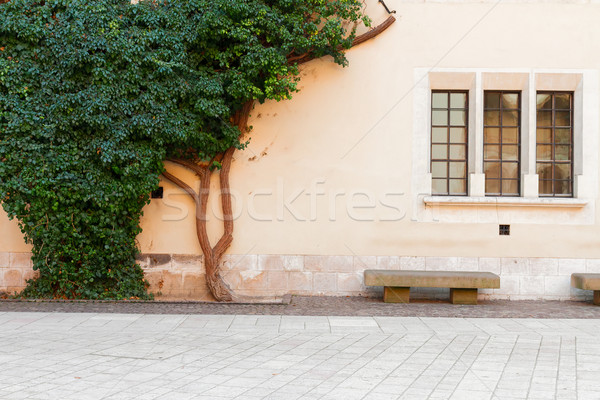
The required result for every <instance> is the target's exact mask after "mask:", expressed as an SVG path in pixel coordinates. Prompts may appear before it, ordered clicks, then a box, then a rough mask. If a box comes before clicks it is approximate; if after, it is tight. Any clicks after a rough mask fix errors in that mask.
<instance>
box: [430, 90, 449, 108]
mask: <svg viewBox="0 0 600 400" xmlns="http://www.w3.org/2000/svg"><path fill="white" fill-rule="evenodd" d="M431 107H432V108H448V93H432V94H431Z"/></svg>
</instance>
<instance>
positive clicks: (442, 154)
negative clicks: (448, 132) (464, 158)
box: [431, 144, 448, 160]
mask: <svg viewBox="0 0 600 400" xmlns="http://www.w3.org/2000/svg"><path fill="white" fill-rule="evenodd" d="M431 158H432V159H433V160H446V159H447V158H448V145H445V144H434V145H433V146H431Z"/></svg>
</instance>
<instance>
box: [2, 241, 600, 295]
mask: <svg viewBox="0 0 600 400" xmlns="http://www.w3.org/2000/svg"><path fill="white" fill-rule="evenodd" d="M30 257H31V254H30V253H8V252H5V253H2V252H0V292H6V293H10V294H14V293H15V292H20V291H21V290H23V288H24V287H25V281H26V280H27V279H30V278H33V277H34V276H35V275H34V271H33V270H32V268H31V259H30ZM138 262H139V264H140V265H141V266H142V268H143V269H144V272H145V273H146V278H147V279H148V281H149V282H150V291H151V292H152V293H154V294H155V298H156V299H157V300H207V301H210V300H213V299H212V296H211V295H210V293H209V291H208V288H207V287H206V280H205V273H204V267H203V264H202V256H198V255H178V254H144V255H142V256H141V257H140V258H139V260H138ZM374 268H378V269H396V270H403V269H407V270H426V271H442V270H445V271H488V272H492V273H495V274H497V275H500V277H501V279H500V285H501V286H500V289H480V290H479V295H478V298H479V300H482V299H510V300H528V299H547V300H569V299H571V300H575V299H579V300H583V299H585V300H592V297H593V294H592V292H591V291H586V290H580V289H576V288H571V285H570V279H571V274H572V273H574V272H590V273H600V259H587V260H586V259H558V258H488V257H479V258H478V257H466V258H465V257H400V256H302V255H256V254H250V255H228V256H225V257H224V259H223V264H222V266H221V271H222V275H223V277H224V279H225V281H226V282H227V283H228V284H229V285H230V287H231V289H233V290H234V291H235V292H236V293H237V294H238V295H242V296H244V295H245V296H253V297H254V296H270V297H273V296H283V295H285V294H299V295H314V296H318V295H327V296H346V295H352V296H359V295H360V296H371V297H381V296H383V290H382V288H368V287H366V286H365V285H364V282H363V271H364V270H365V269H374ZM448 292H449V291H448V289H435V288H414V289H413V290H411V298H413V299H418V298H423V297H426V298H428V299H430V298H436V299H448V295H449V293H448Z"/></svg>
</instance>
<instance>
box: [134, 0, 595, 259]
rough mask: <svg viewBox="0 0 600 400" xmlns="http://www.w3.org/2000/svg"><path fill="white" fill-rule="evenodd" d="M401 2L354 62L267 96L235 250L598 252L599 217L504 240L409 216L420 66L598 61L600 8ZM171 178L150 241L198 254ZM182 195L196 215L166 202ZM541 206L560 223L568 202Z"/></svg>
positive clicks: (152, 246) (153, 217)
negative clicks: (280, 97)
mask: <svg viewBox="0 0 600 400" xmlns="http://www.w3.org/2000/svg"><path fill="white" fill-rule="evenodd" d="M396 8H397V10H398V14H397V16H398V21H397V22H396V23H395V24H394V25H392V27H391V28H390V29H389V30H388V31H386V32H385V33H383V34H382V35H380V36H379V37H378V38H376V39H375V40H373V41H371V42H369V43H367V44H364V45H361V46H359V47H357V48H354V49H352V50H350V51H349V52H348V59H349V61H350V67H349V68H341V67H339V66H337V65H334V64H332V63H331V62H330V60H326V59H324V60H316V61H313V62H311V63H308V64H306V65H305V66H304V67H303V69H302V81H301V83H300V88H301V92H300V93H298V94H296V95H295V97H294V99H293V100H292V101H286V102H280V103H277V102H267V103H265V104H262V105H257V106H256V108H255V110H254V111H253V113H252V118H251V124H252V126H253V132H252V135H251V140H250V144H249V146H248V148H247V149H246V150H245V151H240V152H236V155H235V161H234V163H233V167H232V171H231V181H232V189H233V191H234V194H235V197H236V199H237V202H236V203H237V204H236V209H237V214H238V215H237V218H236V221H235V229H236V231H235V241H234V243H233V245H232V247H231V249H230V251H229V252H230V253H231V254H246V253H251V254H290V255H291V254H320V255H407V256H409V255H412V256H425V255H428V256H436V255H437V256H462V257H474V256H477V257H479V256H489V257H500V256H510V257H563V258H569V257H570V258H572V257H583V258H597V257H600V246H598V244H599V243H600V241H599V239H600V229H598V224H597V222H598V221H597V216H596V218H595V220H594V221H590V222H592V224H591V225H587V224H586V225H568V224H558V223H557V224H556V225H554V224H548V223H544V224H543V225H540V224H535V223H528V224H521V223H520V224H513V225H512V226H511V236H509V237H500V236H498V224H497V223H442V222H430V223H423V222H416V221H411V216H412V207H413V205H412V203H411V201H410V198H411V166H412V155H411V147H412V143H411V140H412V130H413V103H412V87H413V85H414V80H413V76H414V73H413V71H414V69H415V68H428V67H436V68H461V67H464V68H488V69H489V68H492V69H493V68H498V69H506V68H543V69H557V70H559V69H573V68H582V69H590V68H598V66H599V65H600V53H598V52H594V51H591V50H590V49H593V48H594V44H595V43H598V41H600V27H599V26H598V24H597V18H596V17H597V16H598V15H600V5H598V4H569V3H565V2H562V3H561V2H554V3H547V2H540V3H537V4H535V3H534V2H528V3H514V2H513V3H506V4H505V3H504V2H500V3H498V4H496V3H490V2H483V3H482V2H452V1H449V2H435V3H429V2H425V3H420V2H400V3H399V4H397V6H396ZM367 11H368V12H369V13H370V14H371V15H372V16H373V19H374V21H375V23H377V22H380V21H381V20H383V19H384V18H385V15H384V14H382V13H381V12H380V7H378V6H377V4H376V2H374V1H370V2H368V8H367ZM599 114H600V113H599ZM596 118H598V116H596ZM170 168H171V167H170ZM187 178H191V175H188V176H187ZM164 186H165V191H166V193H167V199H165V200H166V201H160V200H158V201H157V200H154V201H153V204H151V205H150V206H149V207H148V208H147V211H146V215H145V218H144V223H143V226H144V233H143V234H142V235H141V236H140V243H141V246H142V249H143V251H148V252H158V253H163V252H165V253H167V252H168V253H182V254H188V253H199V248H198V245H197V243H196V242H195V241H194V233H193V223H194V222H193V210H192V209H191V208H190V206H191V202H190V201H189V200H188V199H186V198H185V195H183V194H180V192H179V191H178V190H177V189H176V188H174V187H173V186H172V185H171V184H170V183H168V182H165V183H164ZM317 192H318V193H322V194H319V195H312V196H311V195H310V194H309V193H317ZM298 193H301V194H300V195H299V196H298V197H297V198H296V199H295V200H294V201H293V202H291V200H292V199H294V198H295V196H296V195H297V194H298ZM361 193H364V194H361ZM367 196H368V197H367ZM596 199H597V193H596ZM596 199H593V200H592V201H596ZM213 200H214V199H213ZM286 202H287V203H288V207H286ZM174 203H179V207H181V209H182V210H184V211H178V210H177V208H173V207H168V206H167V205H169V204H170V205H171V206H172V205H173V204H174ZM382 203H384V204H385V205H384V204H382ZM361 207H367V208H361ZM368 207H372V208H368ZM288 208H289V209H291V212H290V210H288ZM186 209H188V210H189V212H188V211H185V210H186ZM215 209H217V210H218V204H217V203H215ZM542 212H544V213H549V214H554V215H556V216H557V221H558V220H559V219H560V218H561V213H562V212H564V210H561V209H555V208H546V209H544V210H542ZM186 213H187V217H186V218H183V219H181V220H176V219H178V217H177V215H179V214H182V215H185V214H186ZM165 216H167V218H165ZM402 216H403V218H400V217H402ZM213 219H214V218H213ZM386 219H392V221H385V220H386ZM588 224H589V222H588ZM215 227H216V228H217V229H218V228H219V226H218V225H215Z"/></svg>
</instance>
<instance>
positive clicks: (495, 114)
mask: <svg viewBox="0 0 600 400" xmlns="http://www.w3.org/2000/svg"><path fill="white" fill-rule="evenodd" d="M483 118H484V120H483V123H484V124H485V125H494V126H498V125H500V111H485V112H484V117H483Z"/></svg>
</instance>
